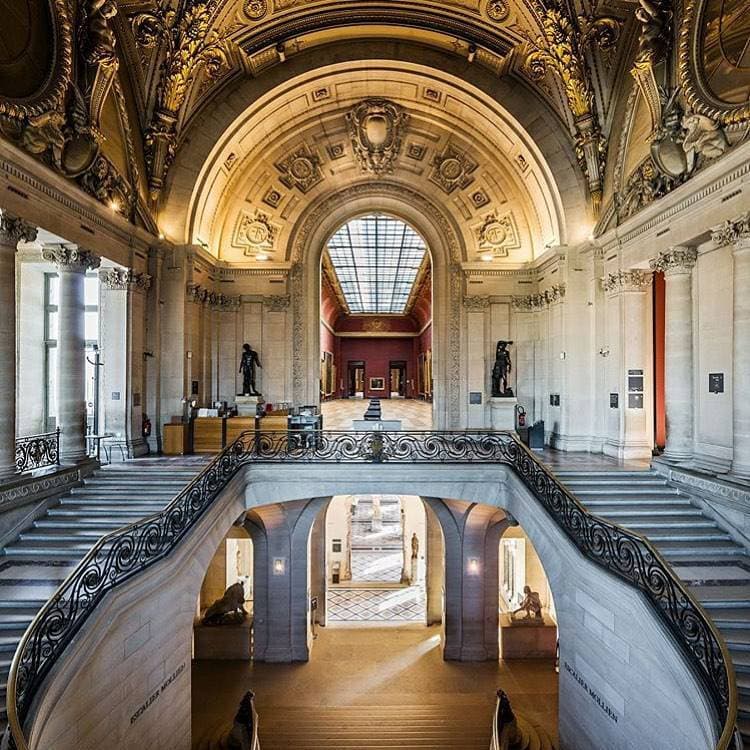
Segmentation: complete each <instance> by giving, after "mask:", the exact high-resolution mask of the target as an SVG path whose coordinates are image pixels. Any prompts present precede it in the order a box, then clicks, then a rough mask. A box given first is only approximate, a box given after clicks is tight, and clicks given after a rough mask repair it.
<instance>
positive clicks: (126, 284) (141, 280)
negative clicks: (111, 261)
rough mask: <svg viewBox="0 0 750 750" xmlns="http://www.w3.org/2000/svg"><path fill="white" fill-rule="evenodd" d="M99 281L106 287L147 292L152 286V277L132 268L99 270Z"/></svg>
mask: <svg viewBox="0 0 750 750" xmlns="http://www.w3.org/2000/svg"><path fill="white" fill-rule="evenodd" d="M99 281H100V282H101V283H102V286H103V287H104V288H105V289H110V290H117V291H127V292H142V293H144V294H145V293H146V292H147V291H148V290H149V289H150V288H151V277H150V276H149V275H148V274H147V273H141V272H140V271H133V270H132V269H131V268H107V269H106V270H104V271H100V272H99Z"/></svg>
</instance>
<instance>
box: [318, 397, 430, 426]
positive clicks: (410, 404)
mask: <svg viewBox="0 0 750 750" xmlns="http://www.w3.org/2000/svg"><path fill="white" fill-rule="evenodd" d="M369 403H370V401H369V399H361V398H358V399H355V398H342V399H337V400H335V401H326V402H324V403H323V404H322V405H321V411H322V413H323V429H325V430H351V429H352V420H353V419H362V417H363V416H364V413H365V410H366V409H367V405H368V404H369ZM380 406H381V411H382V415H383V419H400V420H401V429H402V430H431V429H432V404H429V403H426V402H425V401H417V400H415V399H400V398H399V399H395V398H394V399H391V398H384V399H382V400H381V401H380Z"/></svg>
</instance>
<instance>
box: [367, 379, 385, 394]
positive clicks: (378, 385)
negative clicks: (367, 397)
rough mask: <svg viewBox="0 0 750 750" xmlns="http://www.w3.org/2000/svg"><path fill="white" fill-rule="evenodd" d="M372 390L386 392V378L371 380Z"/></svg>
mask: <svg viewBox="0 0 750 750" xmlns="http://www.w3.org/2000/svg"><path fill="white" fill-rule="evenodd" d="M370 390H371V391H384V390H385V378H370Z"/></svg>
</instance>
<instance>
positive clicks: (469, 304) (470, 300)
mask: <svg viewBox="0 0 750 750" xmlns="http://www.w3.org/2000/svg"><path fill="white" fill-rule="evenodd" d="M489 306H490V298H489V296H481V297H479V296H477V297H464V307H465V308H466V309H467V310H469V311H470V312H482V311H483V310H486V309H487V308H488V307H489Z"/></svg>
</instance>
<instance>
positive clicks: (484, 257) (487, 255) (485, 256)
mask: <svg viewBox="0 0 750 750" xmlns="http://www.w3.org/2000/svg"><path fill="white" fill-rule="evenodd" d="M494 257H495V256H494V255H492V253H482V260H483V261H484V262H485V263H489V262H490V261H491V260H492V259H493V258H494Z"/></svg>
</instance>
